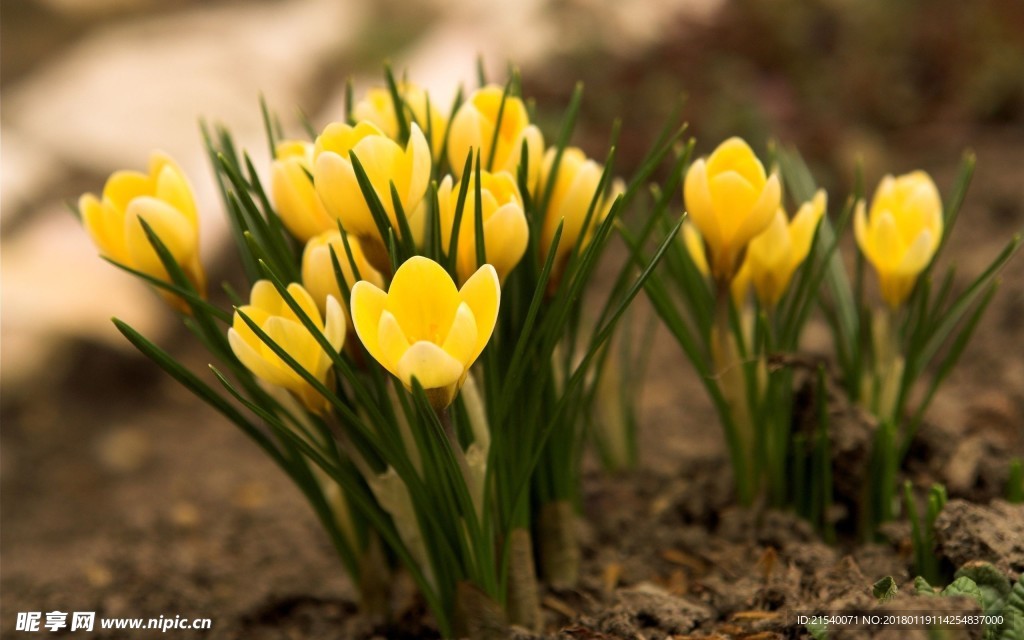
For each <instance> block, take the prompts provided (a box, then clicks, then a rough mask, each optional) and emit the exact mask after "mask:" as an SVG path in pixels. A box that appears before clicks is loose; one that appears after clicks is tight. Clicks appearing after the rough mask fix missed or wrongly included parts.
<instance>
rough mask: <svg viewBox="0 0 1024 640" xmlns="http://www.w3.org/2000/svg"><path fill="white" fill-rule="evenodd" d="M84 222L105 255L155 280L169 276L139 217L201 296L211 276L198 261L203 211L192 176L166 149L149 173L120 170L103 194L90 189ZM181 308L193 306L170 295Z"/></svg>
mask: <svg viewBox="0 0 1024 640" xmlns="http://www.w3.org/2000/svg"><path fill="white" fill-rule="evenodd" d="M78 208H79V212H80V214H81V217H82V222H83V224H84V225H85V229H86V231H87V232H88V234H89V236H90V237H91V238H92V240H93V243H94V244H95V245H96V247H97V248H98V249H99V251H100V254H101V255H103V256H105V257H107V258H110V259H111V260H114V261H115V262H118V263H120V264H123V265H125V266H128V267H131V268H133V269H136V270H138V271H141V272H143V273H146V274H148V275H150V276H153V277H154V278H159V279H161V280H164V281H168V282H169V281H170V276H169V274H168V273H167V270H166V269H165V268H164V265H163V262H162V261H161V260H160V256H159V254H158V253H157V252H156V249H155V248H154V247H153V245H152V244H151V243H150V241H149V238H148V236H147V235H146V232H145V229H144V228H143V226H142V224H141V223H140V222H139V221H140V220H145V222H146V224H148V225H149V227H150V228H151V229H152V230H153V232H154V233H155V234H156V236H157V237H158V238H160V241H161V242H162V243H163V244H164V246H165V247H166V248H167V250H168V251H169V252H170V254H171V256H172V257H173V258H174V260H175V262H177V263H178V264H179V265H180V266H181V268H182V270H183V271H184V272H185V275H186V277H187V278H188V279H189V281H190V282H191V283H192V286H193V287H194V288H195V289H196V291H198V292H199V294H200V295H205V293H206V275H205V273H204V272H203V268H202V264H201V263H200V262H199V214H198V211H197V209H196V204H195V197H194V196H193V194H192V187H191V186H190V185H189V183H188V179H187V178H186V177H185V174H184V173H183V172H182V171H181V169H180V168H179V167H178V165H177V164H175V162H174V161H173V160H172V159H171V158H170V157H168V156H167V155H165V154H163V153H161V152H154V153H153V154H152V155H151V157H150V162H149V173H148V174H146V173H141V172H137V171H117V172H115V173H113V174H111V176H110V178H108V179H107V182H106V185H104V187H103V194H102V197H101V198H97V197H96V196H94V195H92V194H91V193H87V194H85V195H83V196H82V197H81V198H80V199H79V201H78ZM165 297H166V298H167V299H168V301H169V302H171V303H172V304H174V305H175V306H177V307H179V308H180V309H182V310H187V309H188V305H187V304H185V302H184V301H182V300H179V299H178V298H177V296H173V295H171V294H167V295H165Z"/></svg>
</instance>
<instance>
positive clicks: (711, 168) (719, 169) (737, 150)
mask: <svg viewBox="0 0 1024 640" xmlns="http://www.w3.org/2000/svg"><path fill="white" fill-rule="evenodd" d="M707 170H708V175H710V176H712V177H714V176H715V175H718V174H720V173H724V172H726V171H733V172H736V173H738V174H739V175H741V176H742V177H743V179H744V180H746V181H747V182H748V183H750V185H751V186H752V187H753V188H754V189H755V190H756V189H759V188H760V187H761V186H762V185H763V184H764V183H765V172H764V166H763V165H762V164H761V161H760V160H758V159H757V156H756V155H755V154H754V151H753V150H752V149H751V148H750V145H748V144H747V143H746V142H745V141H744V140H743V139H742V138H737V137H733V138H729V139H728V140H726V141H725V142H723V143H722V144H720V145H718V148H717V149H715V150H714V152H713V153H712V154H711V155H710V156H709V157H708V169H707Z"/></svg>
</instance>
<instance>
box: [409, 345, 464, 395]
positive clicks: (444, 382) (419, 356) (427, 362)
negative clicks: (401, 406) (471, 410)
mask: <svg viewBox="0 0 1024 640" xmlns="http://www.w3.org/2000/svg"><path fill="white" fill-rule="evenodd" d="M464 372H465V368H464V367H463V365H462V363H461V362H459V361H458V360H456V359H455V358H453V357H452V356H451V355H449V354H448V353H447V352H446V351H445V350H444V349H442V348H441V347H439V346H437V345H436V344H434V343H433V342H428V341H426V340H421V341H419V342H416V343H414V344H413V345H412V346H411V347H409V349H408V350H407V351H406V352H405V354H404V355H403V356H402V359H401V360H399V361H398V377H399V378H400V379H401V380H402V382H403V383H404V384H405V385H406V386H409V387H411V386H412V379H413V378H416V379H417V380H419V383H420V385H422V386H423V388H424V389H443V388H447V387H454V386H456V385H457V384H458V383H459V379H460V378H461V377H462V374H463V373H464Z"/></svg>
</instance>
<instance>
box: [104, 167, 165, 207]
mask: <svg viewBox="0 0 1024 640" xmlns="http://www.w3.org/2000/svg"><path fill="white" fill-rule="evenodd" d="M153 191H154V185H153V181H152V180H151V179H150V177H149V176H147V175H145V174H143V173H139V172H138V171H115V172H114V173H112V174H111V175H110V177H109V178H108V179H107V183H106V184H105V185H104V186H103V199H104V200H109V201H110V203H111V204H112V205H113V206H114V208H115V209H117V210H118V211H122V212H123V211H124V210H125V209H127V208H128V203H129V202H131V201H132V200H134V199H135V198H138V197H139V196H151V195H153Z"/></svg>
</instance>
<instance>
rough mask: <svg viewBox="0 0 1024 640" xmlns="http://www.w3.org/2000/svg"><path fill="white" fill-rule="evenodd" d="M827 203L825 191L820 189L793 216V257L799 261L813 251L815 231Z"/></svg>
mask: <svg viewBox="0 0 1024 640" xmlns="http://www.w3.org/2000/svg"><path fill="white" fill-rule="evenodd" d="M825 203H826V195H825V191H824V190H822V189H818V192H817V193H815V194H814V198H812V199H811V201H810V202H805V203H803V204H802V205H801V206H800V210H799V211H797V213H796V215H795V216H793V221H792V222H790V224H789V236H790V240H791V241H792V243H793V249H792V251H793V259H794V261H795V262H797V263H800V262H803V260H804V258H806V257H807V254H808V253H810V251H811V243H812V241H813V240H814V233H815V231H817V229H818V223H820V222H821V219H822V218H823V217H824V215H825Z"/></svg>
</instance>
